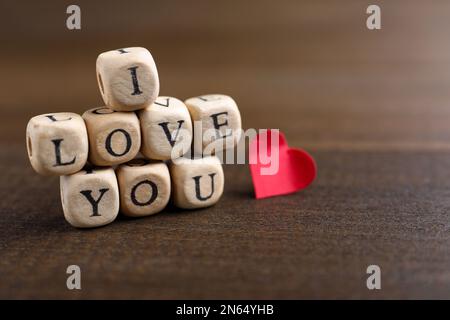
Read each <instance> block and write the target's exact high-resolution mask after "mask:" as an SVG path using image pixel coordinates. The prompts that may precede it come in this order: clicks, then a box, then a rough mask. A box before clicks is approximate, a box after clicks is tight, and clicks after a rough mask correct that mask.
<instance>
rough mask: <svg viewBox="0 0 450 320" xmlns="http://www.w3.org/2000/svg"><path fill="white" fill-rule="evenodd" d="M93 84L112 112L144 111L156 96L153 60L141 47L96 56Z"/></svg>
mask: <svg viewBox="0 0 450 320" xmlns="http://www.w3.org/2000/svg"><path fill="white" fill-rule="evenodd" d="M97 81H98V85H99V87H100V92H101V94H102V97H103V101H104V102H105V104H106V105H107V106H108V107H110V108H111V109H113V110H116V111H133V110H138V109H142V108H145V107H146V106H149V105H151V104H152V103H153V102H154V101H155V99H156V98H157V97H158V94H159V78H158V71H157V69H156V65H155V61H154V60H153V57H152V55H151V54H150V52H149V51H148V50H147V49H145V48H139V47H133V48H124V49H117V50H112V51H108V52H104V53H102V54H100V55H99V56H98V58H97Z"/></svg>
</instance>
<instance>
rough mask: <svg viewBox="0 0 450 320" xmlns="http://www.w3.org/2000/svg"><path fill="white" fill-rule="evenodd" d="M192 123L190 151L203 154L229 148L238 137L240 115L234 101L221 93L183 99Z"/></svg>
mask: <svg viewBox="0 0 450 320" xmlns="http://www.w3.org/2000/svg"><path fill="white" fill-rule="evenodd" d="M185 103H186V106H187V107H188V109H189V113H190V114H191V118H192V121H193V122H194V129H193V130H194V151H195V152H196V153H203V154H207V155H211V154H214V152H217V151H221V150H224V149H228V148H233V147H234V146H235V145H236V144H237V143H238V142H239V139H240V137H241V129H242V125H241V115H240V113H239V109H238V107H237V105H236V102H234V100H233V99H232V98H231V97H229V96H226V95H222V94H209V95H203V96H198V97H194V98H190V99H187V100H186V101H185Z"/></svg>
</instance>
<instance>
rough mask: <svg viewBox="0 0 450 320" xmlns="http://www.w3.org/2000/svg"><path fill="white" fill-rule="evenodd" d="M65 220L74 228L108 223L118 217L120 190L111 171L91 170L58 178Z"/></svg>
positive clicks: (108, 169)
mask: <svg viewBox="0 0 450 320" xmlns="http://www.w3.org/2000/svg"><path fill="white" fill-rule="evenodd" d="M60 190H61V203H62V207H63V211H64V217H65V218H66V220H67V221H68V222H69V223H70V224H71V225H72V226H74V227H77V228H92V227H99V226H103V225H106V224H108V223H111V222H112V221H114V219H115V218H116V217H117V214H118V213H119V187H118V185H117V179H116V175H115V173H114V170H113V169H112V168H94V169H87V170H82V171H79V172H77V173H75V174H72V175H68V176H61V177H60Z"/></svg>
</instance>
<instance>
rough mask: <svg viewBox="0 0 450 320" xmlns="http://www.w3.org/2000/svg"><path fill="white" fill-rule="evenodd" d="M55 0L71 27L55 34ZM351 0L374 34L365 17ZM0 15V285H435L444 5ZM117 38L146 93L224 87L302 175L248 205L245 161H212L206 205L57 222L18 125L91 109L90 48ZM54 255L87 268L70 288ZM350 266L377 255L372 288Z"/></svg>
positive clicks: (349, 294)
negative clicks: (308, 182) (211, 193)
mask: <svg viewBox="0 0 450 320" xmlns="http://www.w3.org/2000/svg"><path fill="white" fill-rule="evenodd" d="M69 4H77V5H79V6H80V7H81V24H82V29H81V30H76V31H70V30H67V29H66V18H67V16H68V15H67V14H66V8H67V6H68V5H69ZM369 4H378V5H380V7H381V10H382V14H381V19H382V29H381V30H379V31H370V30H368V29H367V28H366V18H367V16H368V15H367V14H366V8H367V6H368V5H369ZM0 12H1V16H2V18H1V19H0V43H1V50H0V70H1V75H2V76H1V77H0V88H1V89H0V104H1V110H2V117H1V120H0V143H1V148H2V150H3V151H2V152H1V156H0V161H1V162H0V165H1V168H2V172H3V176H2V183H1V187H0V190H1V193H2V197H3V200H2V202H1V206H0V210H1V212H0V213H1V215H0V234H1V235H0V245H1V246H0V248H2V250H1V251H3V254H2V253H1V252H0V255H3V257H2V258H1V259H0V297H7V298H17V297H31V298H36V297H37V298H49V297H50V298H52V297H53V298H54V297H58V298H59V297H63V298H73V297H75V298H79V297H84V298H91V297H94V298H130V297H131V298H377V297H383V298H405V297H406V298H427V297H433V298H450V294H449V292H450V291H449V288H450V269H449V268H450V249H449V244H450V237H449V234H450V233H449V231H450V224H449V215H448V212H449V211H448V210H449V208H450V200H449V199H450V174H449V172H450V157H449V156H450V125H449V123H450V108H449V104H450V90H449V89H450V41H449V37H448V31H449V30H450V3H449V2H447V1H406V0H405V1H400V0H398V1H356V0H355V1H351V0H346V1H294V0H292V1H287V0H283V1H266V0H261V1H212V0H204V1H181V0H176V1H135V0H132V1H131V0H130V1H96V2H94V1H76V2H69V1H46V2H42V1H39V2H37V1H34V2H33V1H27V2H26V1H3V2H2V3H1V4H0ZM128 46H143V47H146V48H148V49H149V50H150V51H151V52H152V54H153V56H154V58H155V61H156V63H157V67H158V71H159V74H160V81H161V94H162V95H171V96H175V97H178V98H180V99H185V98H188V97H191V96H195V95H199V94H205V93H225V94H229V95H231V96H233V97H234V98H235V100H236V101H237V103H238V106H239V108H240V111H241V114H242V119H243V125H244V127H245V128H250V127H252V128H280V129H281V130H282V131H283V132H285V134H286V137H287V139H288V141H289V143H290V145H292V146H295V147H302V148H305V149H306V150H308V151H310V152H311V153H312V154H313V156H315V157H316V159H317V162H318V165H319V176H318V179H317V181H316V182H315V184H314V185H313V186H312V187H311V188H310V189H308V190H306V191H303V192H301V193H298V194H295V195H291V196H287V197H281V198H273V199H268V200H264V201H263V202H260V201H256V200H253V199H252V194H251V193H252V191H251V190H252V188H251V183H250V177H249V175H248V171H247V168H246V167H244V166H227V168H225V170H226V178H227V181H226V189H225V195H224V198H223V199H222V201H221V202H220V203H219V204H218V205H217V206H215V207H214V208H211V209H208V210H202V211H199V212H196V213H194V212H191V213H189V214H183V213H179V212H178V213H174V214H173V215H170V214H166V215H160V216H158V217H154V218H149V219H141V220H132V221H128V220H125V221H124V220H120V221H118V222H117V223H115V224H112V225H111V226H108V227H106V228H101V229H98V230H94V231H89V232H82V231H79V230H73V229H71V227H69V226H68V225H66V224H65V222H64V221H63V218H62V212H61V208H60V204H59V202H58V201H59V198H58V180H57V179H56V178H45V177H39V176H37V174H35V173H33V172H32V170H31V168H30V166H29V164H28V160H27V158H26V148H25V143H24V140H25V126H26V123H27V121H28V119H29V118H30V117H32V116H34V115H36V114H40V113H45V112H57V111H74V112H79V113H82V112H83V111H84V110H86V109H89V108H92V107H95V106H98V105H101V104H102V100H101V96H100V93H99V90H98V88H97V83H96V79H95V60H96V57H97V55H98V54H99V53H101V52H103V51H107V50H111V49H116V48H121V47H128ZM91 240H92V242H91ZM93 242H94V243H96V244H95V245H93V244H92V243H93ZM91 246H94V247H91ZM94 253H95V254H94ZM71 263H75V264H76V263H79V264H81V267H82V270H83V268H84V270H86V272H88V271H87V270H89V274H86V276H85V278H84V279H85V280H84V281H86V284H85V285H84V289H83V290H82V291H81V292H70V291H68V290H66V289H65V267H66V265H68V264H71ZM369 264H379V265H380V266H381V268H382V272H383V289H382V290H381V291H379V292H374V291H369V290H367V288H366V287H365V279H366V276H367V275H366V274H365V267H366V266H367V265H369ZM30 268H32V270H34V271H33V272H32V273H31V274H30V273H29V272H28V271H29V270H30ZM2 278H3V279H2Z"/></svg>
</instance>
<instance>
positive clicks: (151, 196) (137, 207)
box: [117, 159, 170, 217]
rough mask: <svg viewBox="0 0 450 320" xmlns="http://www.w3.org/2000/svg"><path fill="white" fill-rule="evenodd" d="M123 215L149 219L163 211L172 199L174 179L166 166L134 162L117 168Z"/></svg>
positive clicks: (157, 163) (148, 162)
mask: <svg viewBox="0 0 450 320" xmlns="http://www.w3.org/2000/svg"><path fill="white" fill-rule="evenodd" d="M117 179H118V181H119V189H120V211H121V212H122V213H123V214H124V215H127V216H131V217H142V216H148V215H152V214H155V213H158V212H160V211H161V210H163V209H164V208H165V207H166V205H167V203H168V202H169V199H170V175H169V169H168V168H167V165H166V164H165V163H164V162H150V161H148V160H145V159H134V160H132V161H130V162H127V163H124V164H122V165H120V166H119V167H118V168H117Z"/></svg>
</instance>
